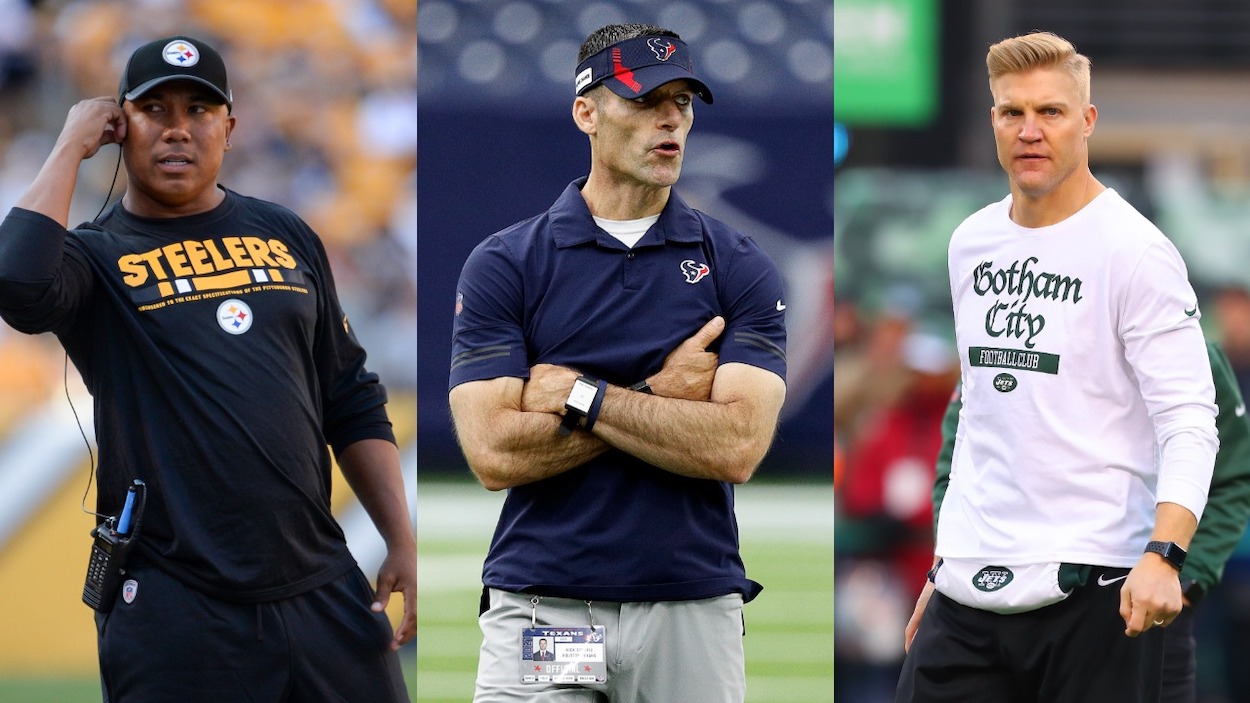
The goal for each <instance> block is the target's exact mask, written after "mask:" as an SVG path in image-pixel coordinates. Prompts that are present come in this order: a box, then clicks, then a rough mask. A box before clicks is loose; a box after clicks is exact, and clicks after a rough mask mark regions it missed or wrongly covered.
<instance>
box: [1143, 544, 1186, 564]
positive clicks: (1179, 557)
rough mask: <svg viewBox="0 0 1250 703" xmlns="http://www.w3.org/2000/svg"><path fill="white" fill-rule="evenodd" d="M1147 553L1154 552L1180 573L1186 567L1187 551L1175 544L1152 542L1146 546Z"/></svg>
mask: <svg viewBox="0 0 1250 703" xmlns="http://www.w3.org/2000/svg"><path fill="white" fill-rule="evenodd" d="M1146 551H1147V552H1154V553H1155V554H1158V555H1159V556H1161V557H1163V558H1164V559H1166V560H1167V562H1168V563H1169V564H1171V565H1172V566H1175V567H1176V570H1177V571H1180V570H1181V568H1182V567H1183V566H1185V550H1184V549H1181V546H1180V545H1179V544H1177V543H1175V542H1150V543H1148V544H1146Z"/></svg>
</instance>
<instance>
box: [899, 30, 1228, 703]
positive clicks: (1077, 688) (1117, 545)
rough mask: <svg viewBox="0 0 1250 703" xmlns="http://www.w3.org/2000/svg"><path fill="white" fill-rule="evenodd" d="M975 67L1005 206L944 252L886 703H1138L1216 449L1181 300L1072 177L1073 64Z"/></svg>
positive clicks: (1004, 60) (971, 221)
mask: <svg viewBox="0 0 1250 703" xmlns="http://www.w3.org/2000/svg"><path fill="white" fill-rule="evenodd" d="M986 65H987V67H988V69H989V83H990V92H991V93H992V95H993V99H994V104H993V106H992V107H991V109H990V121H991V124H992V126H993V130H994V140H995V143H996V145H997V150H998V159H999V163H1000V164H1001V165H1002V167H1003V170H1004V171H1006V173H1007V177H1008V181H1009V184H1010V188H1011V193H1010V195H1008V196H1007V197H1006V198H1004V199H1003V200H1001V201H999V202H997V203H994V204H992V205H990V206H988V207H986V208H984V209H982V210H981V211H980V212H977V213H976V214H974V215H972V216H971V217H969V218H968V219H967V220H965V221H964V223H963V224H962V225H960V226H959V228H957V229H956V230H955V233H954V235H953V236H952V237H951V244H950V252H949V261H948V264H949V273H950V280H951V296H952V300H953V304H954V313H955V334H956V342H957V345H958V347H959V350H960V359H961V362H960V363H961V367H962V368H961V372H962V380H963V408H962V409H961V411H960V416H959V427H958V431H957V434H956V437H955V445H954V454H953V457H952V460H951V474H950V484H949V487H948V489H947V493H946V497H945V500H944V502H943V505H942V511H941V514H940V515H939V518H938V534H937V547H936V552H937V554H938V555H939V556H938V558H936V559H935V560H934V567H933V569H932V570H931V571H930V575H929V579H930V583H929V584H928V585H926V587H925V590H924V592H923V593H922V595H921V597H920V599H919V601H918V602H917V604H916V612H915V614H914V615H913V617H912V620H911V622H910V623H909V624H908V628H907V647H908V654H907V659H906V661H905V663H904V665H903V671H902V674H901V677H900V680H899V686H898V694H897V701H900V702H903V701H907V702H913V701H915V702H920V701H926V702H927V701H973V700H975V701H1012V703H1023V702H1027V701H1039V702H1040V701H1065V702H1067V701H1074V702H1079V701H1110V700H1114V701H1118V702H1132V701H1147V700H1151V701H1157V700H1158V697H1159V682H1160V671H1161V666H1162V659H1163V633H1162V632H1161V631H1160V630H1159V629H1158V628H1159V627H1163V626H1166V625H1168V624H1169V623H1170V622H1171V621H1172V620H1173V619H1174V618H1175V617H1176V616H1177V615H1178V614H1179V613H1180V611H1181V605H1182V600H1181V587H1180V580H1179V571H1180V568H1181V566H1182V565H1183V563H1184V559H1185V549H1186V548H1187V547H1188V545H1189V541H1190V539H1191V538H1192V537H1193V534H1194V530H1195V529H1196V527H1197V523H1198V519H1199V518H1200V517H1201V516H1202V511H1203V508H1204V507H1205V504H1206V498H1207V490H1208V487H1209V485H1210V482H1211V472H1212V466H1213V462H1214V458H1215V453H1216V449H1217V448H1218V445H1219V442H1218V439H1217V437H1216V431H1215V412H1216V408H1215V404H1214V395H1215V391H1214V386H1213V383H1212V379H1211V367H1210V365H1209V364H1208V363H1207V356H1206V348H1205V342H1204V340H1203V336H1202V330H1201V328H1200V327H1199V325H1198V320H1199V317H1200V316H1199V314H1198V303H1197V298H1196V296H1195V295H1194V292H1193V288H1192V287H1191V286H1190V284H1189V281H1188V278H1187V272H1186V269H1185V264H1184V262H1183V261H1182V260H1181V258H1180V255H1179V254H1178V253H1177V252H1176V249H1175V247H1173V246H1172V244H1171V243H1170V242H1169V241H1168V240H1167V238H1166V237H1165V236H1164V235H1163V234H1162V233H1161V232H1160V231H1159V230H1158V229H1157V228H1156V227H1154V225H1152V224H1151V223H1150V222H1149V221H1148V220H1146V219H1145V218H1144V217H1142V215H1141V214H1139V213H1138V212H1137V211H1136V210H1134V209H1133V207H1132V206H1130V205H1129V204H1128V203H1127V202H1126V201H1125V200H1124V199H1123V198H1121V197H1120V196H1119V195H1118V194H1117V193H1116V192H1115V191H1114V190H1112V189H1109V188H1107V187H1106V186H1104V185H1103V184H1102V183H1100V182H1099V181H1098V179H1096V178H1095V177H1094V175H1093V173H1092V172H1091V171H1090V168H1089V152H1088V140H1089V137H1090V135H1091V134H1092V133H1093V131H1094V126H1095V123H1096V122H1097V119H1098V110H1097V108H1095V107H1094V106H1093V105H1092V104H1090V100H1089V85H1090V80H1089V75H1090V62H1089V59H1088V58H1086V57H1084V56H1082V55H1081V54H1079V53H1077V51H1076V49H1075V48H1074V47H1073V46H1072V44H1070V43H1069V42H1067V41H1066V40H1064V39H1062V38H1060V37H1057V36H1055V35H1053V34H1049V33H1040V32H1039V33H1033V34H1028V35H1025V36H1020V37H1015V38H1011V39H1006V40H1004V41H1002V42H999V43H997V44H995V45H994V46H992V47H990V50H989V54H988V56H987V57H986ZM934 591H936V594H935V593H934Z"/></svg>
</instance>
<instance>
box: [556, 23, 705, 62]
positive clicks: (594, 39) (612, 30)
mask: <svg viewBox="0 0 1250 703" xmlns="http://www.w3.org/2000/svg"><path fill="white" fill-rule="evenodd" d="M634 37H672V38H673V39H681V35H679V34H678V33H677V32H674V31H673V30H671V29H665V28H663V27H657V26H655V25H653V24H640V23H637V22H634V23H630V24H609V25H607V26H605V27H600V28H599V29H596V30H595V31H593V32H591V33H590V36H588V37H586V41H584V42H582V48H581V49H578V51H577V62H578V63H581V62H583V61H585V60H586V59H587V57H590V56H594V55H595V54H597V53H599V52H600V51H603V50H604V49H606V48H608V47H609V46H612V45H613V44H616V43H618V42H623V41H625V40H626V39H633V38H634Z"/></svg>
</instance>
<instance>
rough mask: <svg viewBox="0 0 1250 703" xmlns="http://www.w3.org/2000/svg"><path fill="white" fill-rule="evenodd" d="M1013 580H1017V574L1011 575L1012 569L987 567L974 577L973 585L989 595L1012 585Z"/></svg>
mask: <svg viewBox="0 0 1250 703" xmlns="http://www.w3.org/2000/svg"><path fill="white" fill-rule="evenodd" d="M1013 578H1015V574H1013V573H1011V569H1008V568H1007V567H1005V566H987V567H985V568H984V569H981V570H980V571H978V572H977V573H976V575H975V576H973V577H972V585H973V586H975V587H976V589H977V590H978V591H984V592H986V593H989V592H990V591H997V590H998V589H1000V588H1002V587H1003V586H1006V585H1007V584H1009V583H1011V579H1013Z"/></svg>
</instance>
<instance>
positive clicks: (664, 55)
mask: <svg viewBox="0 0 1250 703" xmlns="http://www.w3.org/2000/svg"><path fill="white" fill-rule="evenodd" d="M647 46H649V47H651V50H652V51H654V52H655V57H656V58H657V59H659V60H661V61H668V59H669V57H671V56H672V55H673V52H675V51H677V45H676V44H674V43H673V42H671V41H669V40H667V39H660V38H658V37H657V38H654V39H648V40H647Z"/></svg>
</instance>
